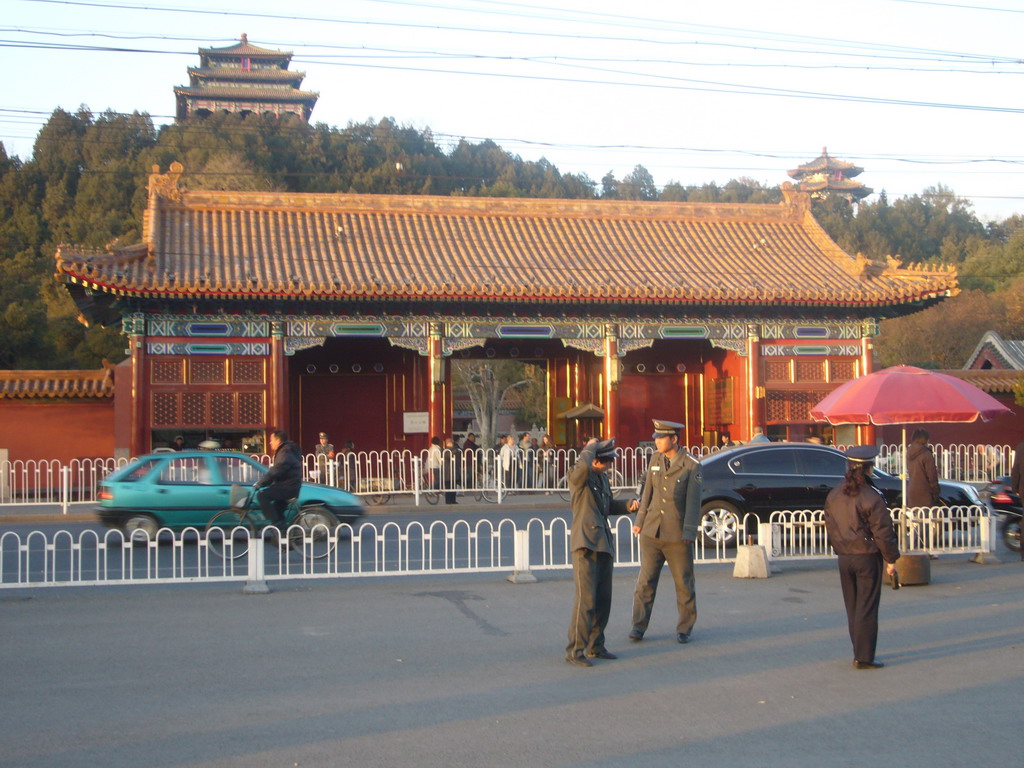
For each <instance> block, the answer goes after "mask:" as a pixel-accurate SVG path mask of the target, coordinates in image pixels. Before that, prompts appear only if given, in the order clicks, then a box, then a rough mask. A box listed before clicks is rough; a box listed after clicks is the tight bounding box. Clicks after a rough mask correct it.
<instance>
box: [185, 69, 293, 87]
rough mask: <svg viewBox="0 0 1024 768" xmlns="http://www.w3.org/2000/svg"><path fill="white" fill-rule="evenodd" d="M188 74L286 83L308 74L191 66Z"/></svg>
mask: <svg viewBox="0 0 1024 768" xmlns="http://www.w3.org/2000/svg"><path fill="white" fill-rule="evenodd" d="M188 74H189V77H191V78H198V79H200V80H206V79H213V80H250V81H255V82H270V81H275V80H276V81H279V82H284V83H290V82H292V81H301V80H302V79H303V78H304V77H305V76H306V73H305V72H296V71H292V70H290V69H234V68H232V67H189V68H188ZM183 87H184V86H183Z"/></svg>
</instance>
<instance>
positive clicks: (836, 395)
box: [811, 365, 1010, 424]
mask: <svg viewBox="0 0 1024 768" xmlns="http://www.w3.org/2000/svg"><path fill="white" fill-rule="evenodd" d="M1009 412H1010V409H1009V408H1007V407H1006V406H1005V405H1003V404H1002V403H1000V402H999V401H998V400H996V399H995V398H994V397H992V396H991V395H989V394H987V393H985V392H983V391H981V390H980V389H978V388H977V387H976V386H974V385H973V384H970V383H968V382H966V381H964V380H963V379H958V378H956V377H955V376H947V375H946V374H944V373H937V372H935V371H926V370H924V369H923V368H915V367H914V366H912V365H896V366H893V367H892V368H885V369H883V370H881V371H875V372H874V373H869V374H868V375H867V376H862V377H860V378H859V379H854V380H853V381H848V382H846V383H845V384H843V385H841V386H840V387H838V388H836V389H835V390H834V391H833V392H832V393H831V394H830V395H829V396H828V397H826V398H825V399H824V400H822V401H821V402H820V403H818V404H817V405H816V406H814V407H813V408H812V409H811V418H813V419H816V420H818V421H827V422H828V423H829V424H918V423H923V422H932V423H934V422H969V421H977V420H978V419H981V420H982V421H988V420H989V419H991V418H993V417H995V416H999V415H1001V414H1004V413H1009Z"/></svg>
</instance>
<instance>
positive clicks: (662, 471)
mask: <svg viewBox="0 0 1024 768" xmlns="http://www.w3.org/2000/svg"><path fill="white" fill-rule="evenodd" d="M682 428H683V425H682V424H679V423H677V422H674V421H665V420H663V419H655V420H654V434H653V435H652V437H653V438H654V445H655V448H656V449H657V450H656V451H655V453H654V455H652V456H651V463H650V465H649V466H648V467H647V475H646V477H645V478H644V482H643V495H642V496H641V498H640V505H639V511H638V512H637V516H636V524H635V525H634V526H633V533H634V534H636V535H637V536H639V537H640V573H639V574H637V579H636V591H635V593H634V594H633V629H632V630H631V631H630V633H629V639H630V640H633V641H634V642H639V641H640V640H643V637H644V633H646V632H647V626H648V624H650V621H651V610H652V609H653V608H654V596H655V594H656V593H657V591H658V579H659V578H660V577H661V570H662V566H664V564H665V563H666V562H667V563H668V567H669V571H671V573H672V579H673V581H675V586H676V607H677V608H678V611H679V620H678V622H677V623H676V640H677V641H678V642H680V643H687V642H689V640H690V632H692V631H693V625H694V623H695V622H696V621H697V595H696V590H695V585H694V578H693V549H694V541H695V540H696V538H697V526H698V525H699V524H700V496H701V475H700V465H699V464H698V463H697V462H696V461H695V460H694V459H693V457H691V456H690V455H689V454H688V453H687V452H686V451H684V450H682V449H680V447H679V430H680V429H682Z"/></svg>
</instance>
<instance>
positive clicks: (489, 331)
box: [123, 314, 878, 357]
mask: <svg viewBox="0 0 1024 768" xmlns="http://www.w3.org/2000/svg"><path fill="white" fill-rule="evenodd" d="M437 322H442V323H443V324H444V337H443V339H442V342H443V353H444V354H445V355H446V356H447V355H451V354H452V353H453V352H455V351H458V350H461V349H469V348H472V347H475V346H481V345H483V344H485V343H486V341H487V339H513V340H522V341H538V340H546V339H559V340H561V341H562V342H563V343H564V344H565V345H566V346H568V347H573V348H575V349H584V350H587V351H590V352H594V353H595V354H597V355H602V354H603V348H602V347H603V344H602V340H603V339H604V338H605V335H606V333H607V332H608V329H609V327H611V328H612V329H613V333H614V334H615V337H616V338H617V339H618V340H619V344H618V353H619V355H620V356H623V355H625V354H627V353H628V352H630V351H632V350H634V349H640V348H643V347H649V346H650V345H651V344H653V343H654V341H656V340H658V339H692V340H704V341H708V342H710V343H711V344H712V345H714V346H716V347H722V348H726V349H731V350H733V351H736V352H738V353H739V354H744V355H745V354H746V341H747V339H748V338H749V337H750V336H751V335H753V336H755V337H757V338H758V339H759V340H760V341H763V342H769V343H766V344H763V345H762V347H761V354H762V355H764V356H766V357H770V356H776V355H783V356H785V355H840V356H857V355H859V354H860V348H859V343H860V340H861V338H863V337H864V336H874V335H876V334H877V333H878V325H877V323H876V322H875V321H872V320H869V321H864V322H861V321H847V322H842V321H836V322H797V321H783V322H780V321H778V320H756V319H755V320H707V319H696V318H692V319H691V318H682V319H680V318H672V319H666V320H664V321H662V322H656V321H644V322H636V321H634V320H630V319H626V318H621V319H611V320H608V319H602V320H596V319H593V318H535V319H531V320H530V321H528V322H527V321H525V320H523V319H519V318H513V317H504V318H503V317H498V318H493V319H490V320H482V321H476V320H465V319H464V318H459V317H442V318H436V317H431V318H418V317H412V318H401V319H394V318H377V317H331V316H321V315H314V316H299V315H285V316H273V317H271V316H246V317H226V316H222V315H207V316H194V315H193V316H189V317H182V316H170V315H142V314H133V315H127V316H125V318H124V324H123V327H124V332H125V333H128V334H141V335H145V336H146V337H147V339H148V341H147V347H148V351H149V352H150V354H155V355H180V354H191V355H202V354H211V355H212V354H220V355H223V354H233V355H266V354H269V349H270V347H269V337H270V335H271V331H272V329H273V327H275V326H277V327H281V328H283V335H284V341H285V353H286V354H288V355H291V354H294V353H295V352H297V351H299V350H301V349H308V348H310V347H315V346H319V345H322V344H323V343H324V342H325V341H326V340H327V339H331V338H380V339H388V340H389V341H390V342H391V343H392V344H394V345H395V346H401V347H405V348H409V349H414V350H417V351H419V352H421V353H422V354H426V348H427V345H426V341H427V338H428V337H429V335H430V325H431V323H437ZM212 339H219V341H217V342H213V341H212ZM771 342H791V343H789V344H773V343H771ZM792 342H818V343H817V344H794V343H792ZM842 342H846V343H842Z"/></svg>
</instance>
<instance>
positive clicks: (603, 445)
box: [594, 437, 619, 460]
mask: <svg viewBox="0 0 1024 768" xmlns="http://www.w3.org/2000/svg"><path fill="white" fill-rule="evenodd" d="M594 454H595V458H598V459H602V460H608V459H617V458H618V457H619V452H618V450H616V448H615V438H614V437H609V438H608V439H607V440H602V441H601V442H599V443H596V444H595V445H594Z"/></svg>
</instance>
